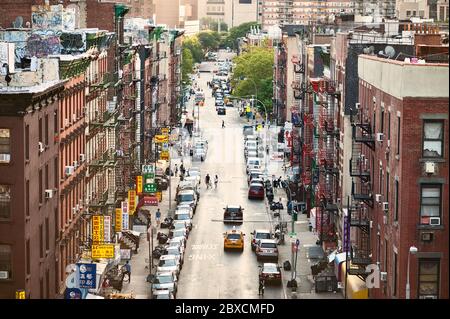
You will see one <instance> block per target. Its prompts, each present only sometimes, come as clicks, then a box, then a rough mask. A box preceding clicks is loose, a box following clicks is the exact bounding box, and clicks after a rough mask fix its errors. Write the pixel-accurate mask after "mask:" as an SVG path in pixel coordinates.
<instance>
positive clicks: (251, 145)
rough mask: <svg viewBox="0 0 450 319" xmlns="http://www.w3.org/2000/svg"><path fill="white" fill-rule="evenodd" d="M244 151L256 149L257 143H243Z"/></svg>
mask: <svg viewBox="0 0 450 319" xmlns="http://www.w3.org/2000/svg"><path fill="white" fill-rule="evenodd" d="M245 149H246V150H247V149H258V142H256V141H247V142H245Z"/></svg>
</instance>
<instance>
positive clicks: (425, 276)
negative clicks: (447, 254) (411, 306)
mask: <svg viewBox="0 0 450 319" xmlns="http://www.w3.org/2000/svg"><path fill="white" fill-rule="evenodd" d="M439 268H440V259H425V258H421V259H419V287H418V289H417V291H418V297H419V299H437V298H438V297H439V282H440V269H439Z"/></svg>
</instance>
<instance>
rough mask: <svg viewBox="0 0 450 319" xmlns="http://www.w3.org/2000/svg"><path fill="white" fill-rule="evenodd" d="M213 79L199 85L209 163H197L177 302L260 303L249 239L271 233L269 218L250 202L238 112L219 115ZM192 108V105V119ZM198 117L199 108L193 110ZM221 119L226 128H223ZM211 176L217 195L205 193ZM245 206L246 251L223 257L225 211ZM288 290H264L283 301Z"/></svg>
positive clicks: (205, 76)
mask: <svg viewBox="0 0 450 319" xmlns="http://www.w3.org/2000/svg"><path fill="white" fill-rule="evenodd" d="M211 79H212V73H201V77H200V79H196V80H197V83H198V84H199V86H200V88H201V89H203V91H204V92H205V95H206V103H205V106H204V107H201V108H200V129H201V132H202V134H203V136H204V137H205V138H206V139H207V140H208V147H209V149H208V155H207V157H206V160H205V162H203V163H202V164H199V162H194V164H193V166H199V167H200V168H201V172H202V193H201V197H200V198H201V199H200V203H199V206H198V207H197V213H196V215H195V217H194V230H193V232H192V235H191V236H190V238H189V241H188V245H187V252H186V257H185V264H184V266H183V272H182V274H181V276H180V281H179V292H178V296H177V297H178V298H258V270H259V269H258V265H260V264H261V263H258V262H257V261H256V256H255V253H254V252H252V250H251V247H250V238H251V235H250V233H251V232H252V231H253V230H254V229H258V228H263V229H270V228H271V225H270V217H269V214H268V213H267V210H266V206H265V203H264V201H258V200H255V201H253V200H249V199H247V193H248V186H247V175H246V172H245V158H244V144H243V134H242V121H241V120H240V118H239V114H238V111H237V108H227V114H226V115H225V116H224V115H222V116H219V115H217V113H216V111H215V107H214V98H213V97H211V91H210V89H209V88H207V85H206V83H207V81H210V80H211ZM192 103H193V101H192V100H191V101H190V108H188V111H189V114H191V110H192ZM195 114H196V115H197V107H195ZM222 119H223V120H224V121H225V128H223V129H222V128H221V124H222ZM207 173H209V174H210V176H211V177H213V176H214V175H216V174H217V175H218V176H219V184H218V188H217V189H208V190H206V189H205V186H204V183H203V179H204V176H206V174H207ZM227 204H228V205H241V206H242V207H243V208H244V222H243V224H242V225H239V224H238V225H236V228H238V229H241V230H242V231H243V232H244V233H245V234H246V241H245V249H244V251H243V252H242V253H241V252H228V251H227V252H224V250H223V233H224V232H225V231H226V230H229V229H231V228H232V227H233V226H232V225H228V224H227V225H225V224H224V223H223V208H224V207H225V206H226V205H227ZM284 289H285V288H282V287H279V286H278V287H277V286H273V287H270V286H266V291H265V297H266V298H284Z"/></svg>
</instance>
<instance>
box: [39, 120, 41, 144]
mask: <svg viewBox="0 0 450 319" xmlns="http://www.w3.org/2000/svg"><path fill="white" fill-rule="evenodd" d="M39 142H42V119H39Z"/></svg>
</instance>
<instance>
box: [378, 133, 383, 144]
mask: <svg viewBox="0 0 450 319" xmlns="http://www.w3.org/2000/svg"><path fill="white" fill-rule="evenodd" d="M383 136H384V134H383V133H377V142H383Z"/></svg>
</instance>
